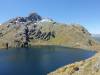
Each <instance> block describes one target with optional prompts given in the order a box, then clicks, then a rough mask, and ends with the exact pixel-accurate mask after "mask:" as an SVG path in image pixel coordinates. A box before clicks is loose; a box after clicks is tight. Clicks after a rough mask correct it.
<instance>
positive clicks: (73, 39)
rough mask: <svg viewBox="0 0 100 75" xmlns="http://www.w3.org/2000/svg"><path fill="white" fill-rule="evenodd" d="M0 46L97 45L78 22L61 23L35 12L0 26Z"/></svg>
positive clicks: (86, 46)
mask: <svg viewBox="0 0 100 75" xmlns="http://www.w3.org/2000/svg"><path fill="white" fill-rule="evenodd" d="M0 41H1V43H0V47H5V43H9V47H22V46H23V45H25V44H28V45H30V46H33V45H62V46H68V47H78V48H79V47H80V48H81V47H84V48H89V47H92V46H94V45H97V43H96V41H95V40H94V39H93V38H92V37H91V34H90V33H89V32H88V30H86V29H85V28H84V27H83V26H81V25H78V24H72V25H68V24H62V23H58V22H55V21H53V20H52V19H49V18H42V17H41V16H40V15H38V14H37V13H31V14H29V16H28V17H17V18H14V19H10V20H9V21H7V22H5V23H4V24H2V25H1V26H0Z"/></svg>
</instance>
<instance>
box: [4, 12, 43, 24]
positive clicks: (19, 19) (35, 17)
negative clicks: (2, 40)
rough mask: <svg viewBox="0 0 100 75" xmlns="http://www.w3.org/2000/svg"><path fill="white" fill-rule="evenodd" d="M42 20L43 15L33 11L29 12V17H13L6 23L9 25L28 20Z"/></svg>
mask: <svg viewBox="0 0 100 75" xmlns="http://www.w3.org/2000/svg"><path fill="white" fill-rule="evenodd" d="M40 20H42V17H41V16H40V15H38V14H37V13H34V12H33V13H31V14H29V16H28V17H16V18H13V19H10V20H9V21H8V22H6V23H4V25H9V24H16V23H27V22H33V23H35V22H37V21H40Z"/></svg>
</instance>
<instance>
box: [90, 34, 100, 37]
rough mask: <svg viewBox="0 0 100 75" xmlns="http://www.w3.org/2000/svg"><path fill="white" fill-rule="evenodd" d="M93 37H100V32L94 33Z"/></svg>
mask: <svg viewBox="0 0 100 75" xmlns="http://www.w3.org/2000/svg"><path fill="white" fill-rule="evenodd" d="M92 36H93V37H100V34H92Z"/></svg>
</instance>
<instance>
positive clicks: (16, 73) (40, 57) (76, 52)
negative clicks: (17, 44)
mask: <svg viewBox="0 0 100 75" xmlns="http://www.w3.org/2000/svg"><path fill="white" fill-rule="evenodd" d="M94 54H95V52H91V51H85V50H82V49H73V48H66V47H59V46H35V47H33V48H29V49H25V48H16V49H14V48H11V49H8V50H6V49H2V50H0V75H46V74H47V73H49V72H52V71H54V70H55V69H57V68H59V67H62V66H64V65H67V64H69V63H72V62H75V61H80V60H83V59H87V58H89V57H91V56H92V55H94Z"/></svg>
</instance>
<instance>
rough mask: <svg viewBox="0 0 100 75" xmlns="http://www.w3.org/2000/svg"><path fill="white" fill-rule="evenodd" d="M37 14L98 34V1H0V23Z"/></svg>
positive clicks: (99, 1) (99, 15)
mask: <svg viewBox="0 0 100 75" xmlns="http://www.w3.org/2000/svg"><path fill="white" fill-rule="evenodd" d="M33 11H35V12H37V13H38V14H40V15H41V16H43V17H49V18H53V19H54V20H56V21H58V22H64V23H68V24H69V23H78V24H81V25H83V26H85V27H86V28H87V29H88V30H89V32H91V33H96V34H100V21H99V20H100V0H0V23H3V22H5V21H7V20H8V19H10V18H13V17H16V16H27V15H28V14H29V13H30V12H33Z"/></svg>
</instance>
